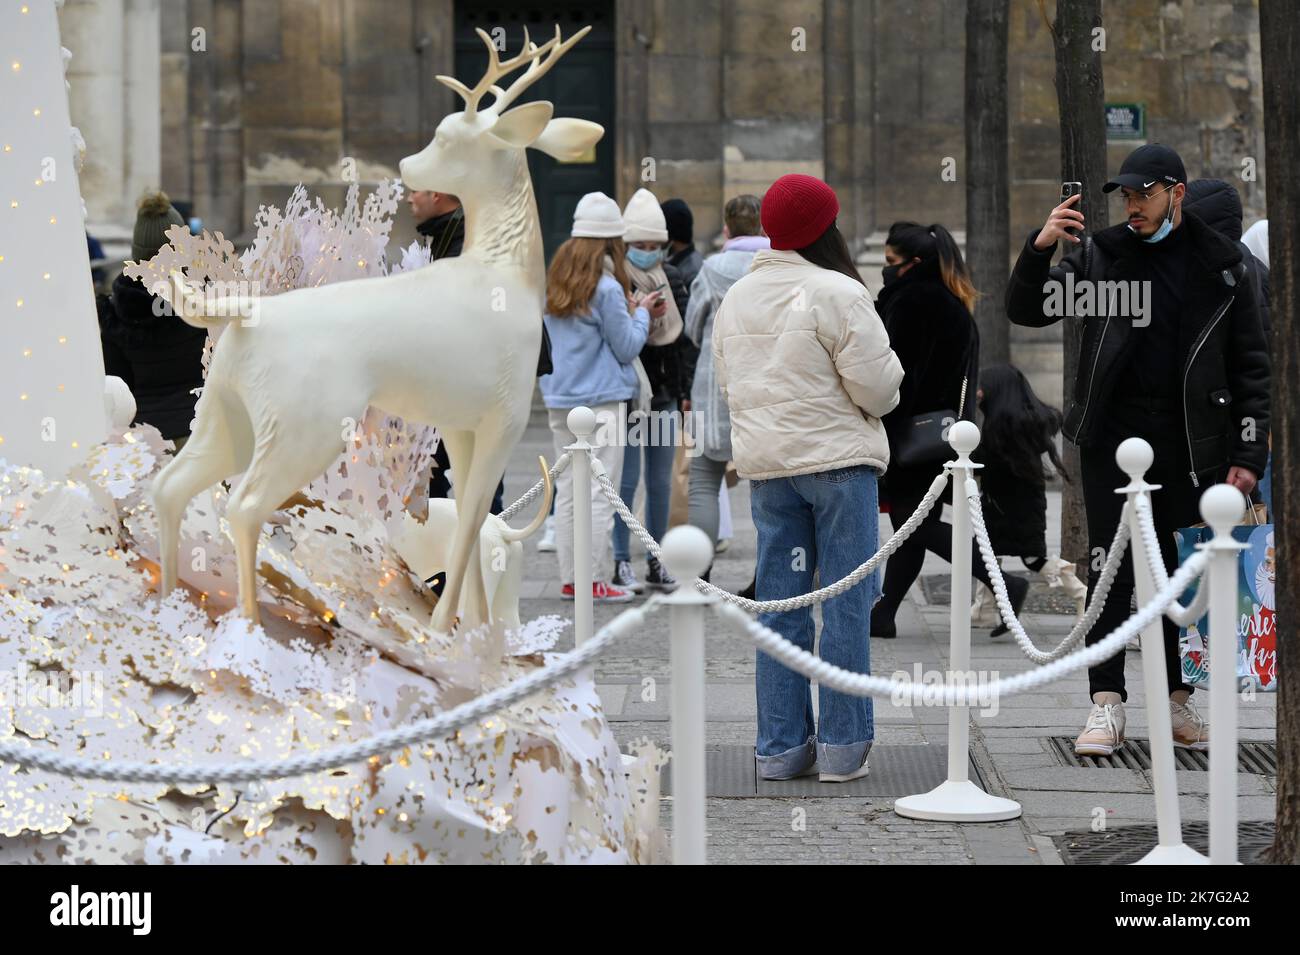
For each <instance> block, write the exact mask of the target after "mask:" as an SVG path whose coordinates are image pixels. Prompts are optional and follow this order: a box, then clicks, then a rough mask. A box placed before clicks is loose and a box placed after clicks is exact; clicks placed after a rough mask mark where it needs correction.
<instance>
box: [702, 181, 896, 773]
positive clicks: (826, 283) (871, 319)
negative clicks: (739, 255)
mask: <svg viewBox="0 0 1300 955" xmlns="http://www.w3.org/2000/svg"><path fill="white" fill-rule="evenodd" d="M838 212H839V202H838V200H837V199H836V197H835V193H834V191H833V190H832V189H831V188H830V186H828V185H826V183H824V182H822V181H821V180H819V179H815V178H813V177H812V176H804V175H789V176H782V177H781V178H780V179H778V180H777V181H776V182H774V183H773V184H772V185H771V187H770V188H769V189H768V191H767V194H766V195H765V196H764V197H763V203H762V207H761V208H760V212H759V215H760V220H761V222H762V226H763V231H764V232H766V233H767V235H768V237H769V238H770V239H771V241H772V248H771V249H764V250H761V251H759V252H757V253H755V255H754V261H753V262H752V263H751V265H750V269H749V272H748V273H747V274H746V275H744V276H742V277H741V278H740V279H739V280H737V282H736V283H735V284H734V285H732V286H731V288H730V289H729V290H728V291H727V294H726V296H725V297H724V298H723V300H722V304H721V305H720V306H719V307H718V312H717V316H716V318H715V319H714V326H713V357H714V366H715V371H716V375H717V379H718V383H719V385H720V387H721V391H722V396H723V398H724V399H725V400H726V402H727V404H728V405H729V406H730V408H731V448H732V457H733V460H735V462H736V470H737V471H738V472H739V473H740V476H741V477H745V478H749V479H750V481H751V484H750V494H749V500H750V509H751V511H752V513H753V516H754V527H755V529H756V530H757V531H758V568H757V571H756V573H755V583H754V587H755V596H756V597H757V599H758V600H764V601H766V600H779V599H784V598H789V597H796V596H799V595H801V594H806V593H808V592H809V591H810V590H812V583H813V575H814V574H820V575H821V581H822V584H823V585H829V584H831V583H833V582H834V581H837V580H840V579H842V578H844V577H846V576H847V575H848V574H849V573H851V572H852V571H853V570H854V569H855V568H857V567H858V566H860V565H861V564H863V563H864V562H865V561H866V560H867V559H868V558H869V557H870V556H871V555H872V554H874V553H875V551H876V544H877V541H878V540H879V536H880V535H879V527H880V525H879V515H878V502H879V498H878V494H877V480H878V478H879V476H880V474H881V473H882V472H884V470H885V468H886V467H887V466H888V465H889V441H888V439H887V438H886V437H885V428H884V426H883V425H882V424H881V422H880V419H881V417H882V416H884V415H885V414H887V413H888V412H889V411H890V410H891V409H892V408H893V407H894V406H895V405H897V404H898V401H899V385H900V384H901V383H902V380H903V368H902V365H901V364H900V363H899V361H898V357H897V356H896V355H895V354H894V352H893V351H892V350H891V349H890V347H889V336H888V335H887V334H886V333H885V329H884V326H883V324H882V323H881V321H880V319H879V318H878V317H877V315H876V310H875V307H874V306H873V305H872V302H871V296H870V294H869V293H868V292H867V289H866V286H865V285H863V283H862V279H861V277H860V276H859V275H858V272H857V269H856V267H855V266H854V264H853V259H852V256H851V255H850V254H849V249H848V245H847V243H846V242H845V241H844V237H843V236H842V235H841V234H840V232H839V230H838V229H837V228H836V227H835V217H836V215H837V214H838ZM878 593H879V585H878V578H877V575H876V574H872V575H870V576H868V577H867V578H866V579H864V580H862V581H860V582H859V583H858V584H857V586H854V587H851V588H849V589H848V590H847V591H845V592H844V593H842V594H840V595H839V596H837V597H832V598H831V599H829V600H827V601H825V602H824V603H823V604H822V634H821V643H820V645H819V653H820V655H821V658H822V659H823V660H825V661H826V662H828V663H831V664H833V665H835V666H838V667H841V668H842V669H845V670H851V671H853V672H855V673H870V672H871V650H870V646H871V641H870V631H869V628H870V616H871V606H872V604H873V603H874V601H875V597H876V595H877V594H878ZM758 619H759V622H760V623H762V624H763V625H764V626H766V627H768V628H770V629H772V630H775V631H776V632H777V633H779V634H781V636H783V637H784V638H785V639H786V640H787V641H789V642H790V643H793V644H795V645H796V646H798V647H800V648H801V649H803V650H806V651H808V652H812V650H813V643H814V637H815V633H816V628H815V625H814V623H813V617H812V611H811V609H810V608H808V607H803V608H801V609H798V610H790V611H785V612H782V613H763V614H760V615H759V618H758ZM754 680H755V690H756V696H757V699H758V739H757V741H756V746H755V750H756V760H757V767H758V774H759V776H761V777H762V778H763V779H790V778H793V777H795V776H804V775H809V774H811V773H813V772H817V773H818V775H819V777H820V779H821V781H822V782H847V781H848V780H851V779H858V778H859V777H862V776H865V775H866V774H867V755H868V753H869V752H870V750H871V744H872V742H873V741H874V739H875V725H874V722H873V711H872V705H871V700H870V698H859V697H852V696H847V695H845V694H842V693H837V692H835V691H834V690H831V689H829V688H828V687H820V688H819V690H818V694H819V700H818V701H819V704H820V705H819V707H818V709H817V718H816V720H815V721H814V718H813V705H812V691H811V686H810V684H809V682H808V680H807V679H806V678H805V677H803V676H801V675H800V674H798V673H795V672H794V671H793V670H788V669H786V668H785V667H784V666H782V665H781V663H779V662H778V661H776V660H774V659H772V658H771V657H769V656H767V655H766V654H763V653H760V654H758V658H757V661H756V664H755V673H754Z"/></svg>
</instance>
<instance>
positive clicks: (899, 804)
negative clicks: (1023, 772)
mask: <svg viewBox="0 0 1300 955" xmlns="http://www.w3.org/2000/svg"><path fill="white" fill-rule="evenodd" d="M894 812H895V813H896V814H897V815H900V816H902V817H903V818H905V819H926V820H930V821H932V822H1003V821H1005V820H1007V819H1019V818H1020V816H1021V812H1022V810H1021V808H1020V803H1018V802H1016V801H1015V800H1014V799H1003V798H1002V797H1001V796H994V795H991V794H989V793H986V792H985V791H984V790H982V789H980V788H979V787H978V786H976V785H975V784H974V783H973V782H971V781H970V780H969V779H963V780H955V779H949V780H946V781H944V782H942V783H940V784H939V785H938V786H936V787H935V788H934V789H931V790H930V791H929V792H928V793H920V794H919V795H916V796H904V797H903V798H902V799H896V800H894Z"/></svg>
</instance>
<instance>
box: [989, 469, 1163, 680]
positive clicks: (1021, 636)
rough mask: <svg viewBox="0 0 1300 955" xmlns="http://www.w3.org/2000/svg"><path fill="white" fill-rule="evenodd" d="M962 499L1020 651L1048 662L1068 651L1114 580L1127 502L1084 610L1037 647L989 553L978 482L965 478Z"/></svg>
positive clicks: (1097, 613)
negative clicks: (1062, 633) (1055, 638)
mask: <svg viewBox="0 0 1300 955" xmlns="http://www.w3.org/2000/svg"><path fill="white" fill-rule="evenodd" d="M966 500H967V501H969V502H970V520H971V528H972V529H973V530H974V532H975V542H976V544H977V545H978V546H979V551H980V556H981V557H982V558H983V559H984V566H985V567H986V568H987V569H988V572H989V579H990V580H991V581H993V596H994V599H995V600H996V601H997V605H998V613H1000V614H1001V615H1002V620H1003V621H1004V622H1005V623H1006V625H1007V628H1008V629H1009V630H1010V631H1011V634H1012V636H1014V637H1015V638H1016V643H1017V645H1018V646H1019V647H1020V649H1021V651H1022V652H1023V653H1024V655H1025V656H1026V657H1028V658H1029V659H1030V660H1032V661H1033V662H1034V663H1051V662H1052V661H1053V660H1057V659H1060V658H1061V656H1062V655H1064V654H1065V653H1068V652H1069V651H1070V650H1071V649H1072V648H1073V647H1074V646H1076V645H1077V644H1078V643H1079V641H1080V640H1082V639H1083V638H1084V637H1085V636H1087V634H1088V633H1089V632H1090V631H1091V630H1092V628H1093V627H1094V626H1096V624H1097V620H1098V619H1099V618H1100V617H1101V611H1102V609H1103V608H1104V607H1105V606H1106V597H1107V595H1109V593H1110V587H1111V584H1112V583H1113V582H1114V580H1115V575H1116V573H1117V572H1118V571H1119V565H1120V563H1121V562H1122V561H1123V559H1124V550H1125V548H1126V547H1127V546H1128V541H1129V523H1128V507H1129V505H1128V502H1127V501H1126V502H1125V503H1124V508H1123V510H1122V511H1121V513H1120V519H1119V526H1118V527H1116V528H1115V537H1114V539H1113V540H1111V542H1110V550H1109V551H1108V552H1107V554H1106V563H1105V564H1104V565H1103V566H1102V569H1101V576H1100V577H1099V578H1098V580H1097V586H1096V587H1094V588H1093V592H1092V600H1091V601H1090V602H1089V604H1088V609H1087V611H1086V612H1085V613H1084V615H1083V616H1082V617H1080V618H1079V620H1078V621H1076V622H1075V624H1074V626H1073V627H1072V628H1071V630H1070V632H1069V634H1067V635H1066V637H1065V638H1064V639H1063V640H1062V641H1061V642H1060V643H1059V644H1057V645H1056V647H1054V648H1053V649H1051V650H1039V649H1038V647H1036V646H1035V645H1034V642H1033V640H1031V639H1030V638H1029V634H1027V633H1026V632H1025V628H1024V626H1023V625H1022V624H1021V622H1020V619H1019V618H1018V617H1017V616H1016V613H1015V610H1014V609H1013V608H1012V606H1011V597H1010V595H1009V594H1008V593H1007V583H1006V580H1005V578H1003V576H1002V566H1001V565H1000V564H999V563H998V558H997V555H996V554H994V553H993V544H992V542H991V541H990V540H989V532H988V528H987V527H986V526H985V524H984V512H983V510H982V509H981V505H980V493H979V486H978V485H977V484H976V483H975V482H974V481H973V480H970V479H967V481H966ZM1162 583H1163V581H1162Z"/></svg>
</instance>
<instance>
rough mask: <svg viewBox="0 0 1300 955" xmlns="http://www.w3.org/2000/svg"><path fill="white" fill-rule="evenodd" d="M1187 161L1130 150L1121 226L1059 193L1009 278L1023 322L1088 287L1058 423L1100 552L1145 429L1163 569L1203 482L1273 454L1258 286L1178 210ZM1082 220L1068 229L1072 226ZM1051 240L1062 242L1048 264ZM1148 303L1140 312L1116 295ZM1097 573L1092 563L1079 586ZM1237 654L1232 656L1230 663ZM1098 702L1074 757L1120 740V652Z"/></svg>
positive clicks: (1173, 686) (1116, 603)
mask: <svg viewBox="0 0 1300 955" xmlns="http://www.w3.org/2000/svg"><path fill="white" fill-rule="evenodd" d="M1186 183H1187V175H1186V173H1185V171H1184V169H1183V162H1182V159H1180V158H1179V156H1178V154H1177V153H1176V152H1175V151H1174V150H1172V149H1170V148H1169V147H1168V146H1163V145H1161V144H1159V143H1152V144H1150V145H1146V146H1142V147H1140V148H1138V149H1136V150H1134V151H1133V152H1132V153H1131V154H1130V155H1129V157H1128V158H1127V159H1125V160H1124V163H1123V165H1122V166H1121V167H1120V172H1119V175H1118V176H1116V177H1115V178H1114V179H1112V180H1111V181H1110V182H1108V183H1106V185H1105V187H1104V191H1105V192H1113V191H1115V190H1116V189H1118V190H1120V196H1121V198H1122V199H1123V201H1124V207H1125V210H1126V213H1127V215H1126V220H1127V221H1125V222H1124V223H1122V224H1120V225H1116V226H1112V227H1110V228H1108V229H1103V230H1101V231H1100V232H1096V233H1093V234H1092V235H1084V234H1083V233H1082V229H1081V228H1080V227H1081V226H1083V224H1084V219H1083V214H1082V213H1081V212H1079V210H1078V209H1077V208H1075V206H1076V204H1077V202H1078V199H1079V197H1078V196H1071V197H1070V198H1069V199H1066V200H1065V201H1064V202H1062V203H1061V204H1060V205H1058V206H1057V207H1056V208H1055V209H1053V210H1052V213H1051V215H1050V216H1048V218H1047V221H1046V223H1044V225H1043V227H1042V228H1041V229H1038V230H1036V231H1035V232H1033V233H1031V234H1030V236H1029V239H1028V241H1027V242H1026V243H1025V247H1024V249H1023V250H1022V251H1021V253H1020V258H1019V260H1018V261H1017V262H1016V267H1015V270H1014V271H1013V272H1012V275H1011V282H1010V285H1009V287H1008V289H1007V314H1008V316H1009V317H1010V319H1011V321H1012V322H1014V323H1015V324H1017V325H1028V326H1034V327H1042V326H1046V325H1051V324H1053V323H1054V322H1056V321H1058V320H1059V318H1060V317H1061V309H1060V308H1059V307H1057V306H1054V304H1053V301H1054V300H1055V302H1056V303H1059V301H1060V292H1061V289H1062V288H1063V287H1064V288H1066V289H1079V290H1082V289H1083V288H1084V287H1085V286H1090V287H1091V288H1090V289H1089V292H1090V293H1091V294H1086V295H1084V296H1082V297H1080V299H1079V305H1081V306H1084V307H1082V308H1075V309H1071V310H1068V311H1067V312H1066V314H1067V315H1070V314H1072V315H1073V316H1074V317H1075V318H1076V319H1077V320H1078V321H1079V322H1081V323H1082V328H1081V333H1082V335H1081V339H1080V349H1079V367H1078V371H1077V372H1076V375H1075V381H1074V388H1073V394H1072V395H1071V396H1070V399H1071V400H1070V401H1069V403H1068V405H1067V410H1066V415H1065V423H1064V427H1063V428H1062V431H1063V433H1064V434H1065V436H1066V437H1067V438H1068V439H1069V440H1071V441H1073V442H1075V443H1076V444H1078V445H1079V455H1080V462H1081V465H1082V471H1083V475H1082V483H1083V495H1084V504H1085V506H1086V508H1087V512H1088V539H1089V549H1090V551H1091V553H1092V554H1094V555H1096V554H1098V553H1101V554H1104V553H1105V551H1106V549H1107V548H1108V546H1109V544H1110V541H1111V539H1112V537H1113V536H1114V534H1115V529H1116V526H1117V525H1118V523H1119V520H1120V512H1121V508H1122V506H1123V501H1124V497H1123V495H1120V494H1116V493H1115V489H1116V488H1117V487H1120V486H1122V485H1123V484H1125V483H1127V478H1126V476H1125V475H1124V474H1123V473H1122V472H1121V471H1120V470H1119V467H1118V466H1117V465H1116V463H1115V449H1116V448H1117V447H1118V445H1119V443H1120V442H1121V441H1122V440H1124V439H1125V438H1127V437H1131V436H1137V437H1141V438H1144V439H1145V440H1146V441H1148V442H1150V444H1151V445H1152V447H1153V448H1154V450H1155V460H1154V463H1153V464H1152V467H1151V469H1150V470H1149V471H1148V472H1147V475H1146V479H1147V480H1148V481H1149V482H1151V483H1152V484H1157V485H1160V490H1158V491H1155V492H1154V493H1153V494H1152V510H1153V512H1154V516H1155V525H1156V535H1157V537H1158V539H1159V541H1160V549H1161V553H1162V556H1163V557H1164V561H1165V566H1166V567H1167V568H1168V570H1169V571H1170V572H1171V573H1172V572H1173V571H1174V569H1175V568H1176V566H1177V554H1176V551H1175V548H1174V539H1173V531H1174V530H1175V529H1177V528H1179V527H1187V526H1190V525H1192V524H1196V523H1198V522H1199V521H1200V515H1199V510H1198V504H1199V498H1200V495H1201V492H1202V491H1203V490H1204V489H1205V488H1206V487H1208V486H1209V485H1210V484H1213V483H1215V482H1218V481H1227V482H1228V483H1230V484H1233V485H1234V486H1236V487H1237V488H1239V489H1240V490H1241V491H1242V492H1243V493H1246V494H1249V493H1250V492H1251V491H1252V490H1253V489H1254V487H1255V483H1256V481H1257V480H1258V478H1259V476H1260V475H1261V474H1262V473H1263V472H1264V465H1265V462H1266V460H1267V456H1268V425H1269V417H1268V415H1269V360H1268V351H1267V346H1266V340H1265V336H1264V330H1263V325H1262V322H1261V319H1260V314H1259V310H1258V308H1257V305H1256V301H1255V295H1254V289H1253V284H1252V282H1251V281H1249V280H1248V279H1246V278H1245V275H1246V273H1245V269H1244V267H1243V265H1242V254H1241V250H1240V248H1239V247H1238V246H1237V244H1236V243H1233V242H1231V241H1229V240H1228V239H1226V238H1224V237H1223V236H1221V235H1219V234H1218V233H1217V232H1216V231H1214V230H1213V229H1212V228H1210V227H1209V226H1207V225H1206V224H1205V223H1204V222H1202V221H1201V220H1200V219H1199V218H1197V217H1196V216H1195V215H1194V214H1193V213H1190V212H1186V213H1185V212H1184V211H1183V209H1182V203H1183V197H1184V195H1185V193H1186V190H1187V187H1186ZM1076 230H1077V234H1076ZM1058 240H1063V241H1065V242H1066V243H1067V248H1070V246H1073V248H1072V249H1070V251H1069V252H1068V253H1067V254H1066V255H1065V257H1064V258H1063V259H1062V260H1061V261H1060V263H1059V264H1057V265H1056V266H1055V267H1053V266H1052V265H1051V260H1052V254H1053V252H1054V251H1055V249H1056V243H1057V241H1058ZM1133 302H1144V303H1145V304H1144V305H1143V306H1142V307H1141V308H1140V309H1133V308H1124V307H1122V304H1121V303H1133ZM1099 576H1100V562H1099V561H1097V560H1092V561H1091V562H1090V570H1089V574H1088V583H1089V588H1088V589H1089V598H1090V599H1091V595H1092V591H1093V590H1094V589H1095V588H1096V585H1097V578H1098V577H1099ZM1132 594H1133V564H1132V560H1131V558H1130V556H1128V555H1127V554H1126V555H1125V557H1124V561H1123V563H1122V564H1121V566H1120V568H1119V573H1118V574H1117V575H1116V577H1115V581H1114V583H1113V585H1112V587H1111V589H1110V593H1109V595H1108V597H1107V600H1106V604H1105V607H1104V608H1103V610H1102V613H1101V616H1100V618H1099V619H1098V620H1097V623H1096V625H1095V626H1094V627H1093V628H1092V631H1091V632H1090V633H1089V634H1088V637H1087V643H1089V644H1092V643H1096V642H1097V641H1098V640H1100V639H1101V638H1102V637H1104V636H1106V635H1107V634H1109V633H1110V632H1111V631H1113V630H1114V629H1115V628H1116V627H1118V626H1119V625H1120V624H1121V623H1122V622H1123V621H1124V620H1125V619H1126V618H1127V617H1128V615H1129V606H1130V600H1131V598H1132ZM1162 623H1163V625H1164V635H1165V665H1166V670H1167V673H1168V682H1169V691H1170V711H1171V717H1172V722H1173V729H1174V743H1175V745H1178V746H1182V747H1186V748H1190V749H1201V750H1203V749H1206V748H1208V743H1209V727H1208V726H1207V725H1206V724H1205V722H1204V720H1203V719H1202V718H1201V717H1200V716H1199V715H1198V714H1197V713H1196V710H1195V709H1194V708H1193V707H1192V706H1191V704H1190V702H1189V699H1188V697H1189V694H1190V692H1191V687H1189V686H1187V685H1186V684H1185V683H1184V682H1183V680H1182V673H1181V667H1180V663H1179V658H1178V628H1177V627H1176V626H1174V624H1173V623H1172V622H1171V621H1169V620H1168V619H1167V618H1163V619H1162ZM1229 665H1231V664H1229ZM1088 678H1089V689H1090V692H1091V694H1092V702H1093V707H1092V712H1091V714H1090V715H1089V718H1088V722H1087V725H1086V726H1085V728H1084V731H1083V733H1081V734H1080V736H1079V738H1078V740H1077V741H1076V742H1075V750H1076V752H1078V753H1080V754H1083V755H1109V754H1110V753H1112V752H1114V751H1115V750H1116V749H1118V748H1119V747H1120V746H1121V745H1123V742H1124V708H1123V702H1124V700H1125V699H1126V697H1127V694H1126V692H1125V689H1124V652H1123V651H1122V650H1121V651H1120V652H1119V653H1118V654H1117V655H1115V656H1114V657H1112V658H1111V659H1109V660H1106V661H1105V662H1103V663H1101V664H1099V665H1097V666H1095V667H1093V668H1092V669H1090V670H1089V671H1088Z"/></svg>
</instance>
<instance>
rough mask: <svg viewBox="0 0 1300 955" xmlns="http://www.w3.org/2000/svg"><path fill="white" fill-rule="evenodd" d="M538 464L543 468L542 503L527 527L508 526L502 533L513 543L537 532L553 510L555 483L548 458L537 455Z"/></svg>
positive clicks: (506, 539)
mask: <svg viewBox="0 0 1300 955" xmlns="http://www.w3.org/2000/svg"><path fill="white" fill-rule="evenodd" d="M537 464H538V466H539V467H541V469H542V504H541V506H540V507H539V508H538V509H537V514H536V515H534V517H533V520H532V523H530V524H529V525H528V526H527V527H524V528H521V529H519V530H515V529H514V528H513V527H506V529H505V530H504V531H503V532H502V533H501V536H502V538H504V539H505V541H506V542H507V543H511V544H513V543H514V542H515V541H521V540H525V539H527V538H529V537H532V536H533V535H534V534H536V533H537V531H538V529H539V528H540V527H541V526H542V524H544V523H545V522H546V515H547V514H548V513H549V512H550V510H551V497H552V496H553V494H554V490H555V487H554V484H553V482H552V481H551V472H550V471H549V470H548V469H547V467H546V458H544V457H542V456H541V455H540V454H539V455H538V456H537Z"/></svg>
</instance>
